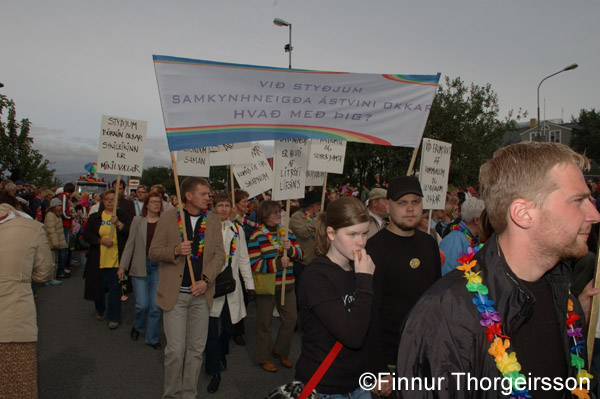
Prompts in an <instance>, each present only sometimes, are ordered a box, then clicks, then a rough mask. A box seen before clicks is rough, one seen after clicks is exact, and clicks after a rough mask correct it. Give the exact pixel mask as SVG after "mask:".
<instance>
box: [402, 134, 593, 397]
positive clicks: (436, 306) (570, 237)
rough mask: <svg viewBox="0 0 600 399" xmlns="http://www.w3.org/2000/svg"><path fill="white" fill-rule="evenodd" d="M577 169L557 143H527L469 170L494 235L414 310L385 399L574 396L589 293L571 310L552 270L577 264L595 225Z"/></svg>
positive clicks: (581, 162) (562, 275) (562, 278)
mask: <svg viewBox="0 0 600 399" xmlns="http://www.w3.org/2000/svg"><path fill="white" fill-rule="evenodd" d="M585 167H589V161H588V160H587V158H585V157H583V156H581V155H579V154H577V153H575V152H574V151H572V150H571V149H570V148H568V147H567V146H565V145H562V144H556V143H538V142H524V143H518V144H514V145H511V146H508V147H503V148H501V149H499V150H498V151H497V152H496V153H495V154H494V158H493V159H492V160H490V161H488V162H487V163H486V164H484V165H483V166H482V167H481V171H480V184H481V195H482V198H483V200H484V201H485V204H486V210H487V214H488V217H489V221H490V223H491V225H492V227H493V229H494V231H495V234H494V235H492V237H491V238H490V239H489V240H488V242H487V243H486V244H485V245H484V246H483V248H482V249H481V250H480V251H479V252H478V253H477V255H476V256H475V257H474V259H470V256H469V254H466V255H465V258H464V259H463V261H462V262H461V266H459V268H458V270H454V271H452V272H451V273H449V274H448V275H447V276H445V277H444V278H442V279H441V280H440V281H438V282H437V283H436V284H435V285H434V286H433V287H432V288H431V289H430V290H428V291H427V292H426V293H425V294H424V295H423V296H422V297H421V299H420V300H419V302H418V303H417V304H416V305H415V307H414V309H413V310H412V312H411V314H410V316H409V317H408V319H407V320H406V322H405V325H404V329H403V332H402V337H401V341H400V347H399V350H398V360H397V373H396V379H395V380H394V382H395V383H396V386H395V387H394V388H395V395H396V397H399V398H408V397H410V398H429V397H435V398H450V397H451V398H455V397H458V398H463V397H465V398H466V397H473V398H497V397H500V396H502V395H505V396H506V397H508V396H509V395H511V396H515V397H525V395H526V394H530V395H532V396H533V397H534V398H562V397H571V393H572V394H573V395H575V396H578V397H585V394H586V391H585V389H586V388H587V384H586V381H585V379H583V380H579V378H576V376H577V375H578V374H579V377H587V376H588V375H587V372H586V371H585V369H586V367H585V358H586V353H585V352H586V349H585V344H584V342H582V341H583V340H584V333H583V327H584V326H585V316H584V312H589V305H590V302H591V296H592V295H594V294H595V293H597V290H595V289H593V288H591V286H588V288H586V290H585V291H584V293H582V294H581V295H580V296H579V299H580V300H581V305H580V302H579V301H578V300H577V299H575V298H574V297H573V296H572V295H571V294H570V293H569V277H570V268H569V265H568V264H566V263H565V262H563V261H562V260H563V259H567V258H571V257H581V256H583V255H585V253H586V252H587V243H586V241H587V238H588V235H589V232H590V229H591V226H592V224H594V223H597V222H598V221H600V214H598V211H596V209H595V208H594V206H593V204H592V203H591V202H590V201H589V197H590V191H589V189H588V188H587V186H586V184H585V180H584V178H583V174H582V173H581V169H583V168H585ZM582 306H583V308H582ZM584 309H585V311H584ZM511 379H512V380H511ZM411 383H413V385H411ZM419 384H420V385H419ZM574 388H582V389H579V390H578V389H575V390H574ZM511 390H512V392H511ZM525 390H527V391H528V392H525ZM569 391H571V392H569Z"/></svg>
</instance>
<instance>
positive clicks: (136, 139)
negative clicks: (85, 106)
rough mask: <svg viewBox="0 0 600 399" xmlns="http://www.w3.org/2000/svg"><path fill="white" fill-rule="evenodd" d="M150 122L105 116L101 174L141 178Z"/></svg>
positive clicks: (100, 165) (102, 126)
mask: <svg viewBox="0 0 600 399" xmlns="http://www.w3.org/2000/svg"><path fill="white" fill-rule="evenodd" d="M147 130H148V122H146V121H138V120H135V119H127V118H121V117H118V116H108V115H102V124H101V130H100V143H99V147H98V172H99V173H107V174H110V175H125V176H141V175H142V165H143V164H144V150H145V148H146V131H147Z"/></svg>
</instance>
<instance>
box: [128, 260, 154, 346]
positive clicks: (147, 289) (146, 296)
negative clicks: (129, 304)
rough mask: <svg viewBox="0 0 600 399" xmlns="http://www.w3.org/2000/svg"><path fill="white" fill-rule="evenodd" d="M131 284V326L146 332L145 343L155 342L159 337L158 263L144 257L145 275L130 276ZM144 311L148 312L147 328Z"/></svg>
mask: <svg viewBox="0 0 600 399" xmlns="http://www.w3.org/2000/svg"><path fill="white" fill-rule="evenodd" d="M131 284H132V285H133V293H134V294H135V316H134V319H133V327H134V328H135V329H136V330H137V331H139V332H144V331H145V332H146V343H147V344H157V343H158V338H159V337H160V308H159V307H158V305H157V304H156V287H157V286H158V264H157V263H154V262H151V261H150V259H148V258H146V277H134V276H131ZM146 312H148V328H147V329H146Z"/></svg>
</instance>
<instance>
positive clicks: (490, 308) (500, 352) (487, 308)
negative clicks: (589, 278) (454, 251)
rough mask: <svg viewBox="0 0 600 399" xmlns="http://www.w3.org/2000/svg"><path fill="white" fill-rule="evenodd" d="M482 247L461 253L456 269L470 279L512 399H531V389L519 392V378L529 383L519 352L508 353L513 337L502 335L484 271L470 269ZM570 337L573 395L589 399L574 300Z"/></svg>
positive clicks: (491, 351) (570, 310)
mask: <svg viewBox="0 0 600 399" xmlns="http://www.w3.org/2000/svg"><path fill="white" fill-rule="evenodd" d="M482 246H483V244H479V245H477V246H475V247H474V248H469V249H468V250H467V253H463V254H461V257H460V258H459V259H457V261H458V263H460V266H458V267H457V269H459V270H462V271H464V272H465V274H464V277H465V278H466V279H467V290H468V291H469V292H472V293H475V297H474V298H473V304H475V306H476V307H477V311H478V312H479V313H480V315H481V320H480V321H479V324H481V326H482V327H486V330H485V333H486V335H487V340H488V342H492V341H493V342H492V343H491V344H490V348H489V350H488V353H489V354H490V355H492V356H493V357H494V360H495V362H496V367H497V368H498V370H499V371H500V372H501V373H502V376H504V377H506V378H510V379H511V380H512V391H511V393H510V398H511V399H521V398H531V394H530V393H529V390H527V389H524V390H521V391H519V390H517V389H516V386H515V383H516V381H517V379H521V381H526V378H525V375H523V374H522V373H520V371H521V364H519V362H518V361H517V354H516V352H514V351H512V352H511V353H507V351H506V350H507V349H508V348H509V347H510V338H509V337H508V336H506V335H504V334H503V333H502V320H501V318H500V315H499V314H498V311H496V309H494V301H492V300H490V299H488V297H487V294H488V287H486V286H485V285H484V284H483V279H482V278H481V276H480V275H479V274H480V273H481V271H478V272H476V273H475V272H472V271H471V269H472V268H473V267H475V265H476V264H477V261H476V260H473V257H474V256H475V253H477V251H479V249H480V248H481V247H482ZM567 311H568V313H567V335H568V336H569V337H571V338H573V342H574V345H573V346H572V347H571V366H573V367H575V368H576V369H577V377H576V378H577V380H578V382H579V384H578V386H577V387H576V388H575V389H574V390H572V391H571V392H572V393H573V395H575V396H576V397H577V398H579V399H590V396H589V390H587V389H585V388H583V385H584V380H583V379H584V378H588V379H592V378H593V377H592V375H591V374H589V373H588V372H587V370H585V369H584V366H585V362H584V360H583V358H582V357H581V356H579V354H580V353H582V352H583V351H584V350H585V345H584V344H585V340H579V341H578V340H577V339H578V338H580V339H581V338H583V333H582V331H581V328H575V322H576V321H577V320H579V319H580V317H579V316H578V315H577V314H576V313H575V312H574V311H573V301H571V300H570V299H569V300H568V303H567Z"/></svg>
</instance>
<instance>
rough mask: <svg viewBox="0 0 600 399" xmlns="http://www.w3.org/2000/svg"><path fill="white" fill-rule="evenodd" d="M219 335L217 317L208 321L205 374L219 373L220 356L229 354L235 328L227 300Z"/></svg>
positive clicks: (222, 313)
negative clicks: (230, 341)
mask: <svg viewBox="0 0 600 399" xmlns="http://www.w3.org/2000/svg"><path fill="white" fill-rule="evenodd" d="M220 319H221V334H220V335H219V317H211V318H209V319H208V337H207V339H206V354H205V356H206V360H205V363H204V367H205V368H206V374H208V375H217V374H219V373H220V372H221V355H228V354H229V340H230V339H231V337H232V336H233V333H234V331H235V328H234V327H233V324H231V315H230V314H229V306H228V305H227V299H225V304H224V305H223V310H222V311H221V317H220Z"/></svg>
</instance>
